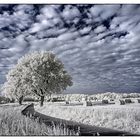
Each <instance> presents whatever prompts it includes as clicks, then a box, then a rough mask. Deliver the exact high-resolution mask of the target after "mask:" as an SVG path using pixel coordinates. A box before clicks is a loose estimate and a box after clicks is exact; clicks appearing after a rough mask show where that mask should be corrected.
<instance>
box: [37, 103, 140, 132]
mask: <svg viewBox="0 0 140 140" xmlns="http://www.w3.org/2000/svg"><path fill="white" fill-rule="evenodd" d="M35 109H36V110H37V111H39V112H41V113H43V114H46V115H49V116H53V117H57V118H62V119H66V120H72V121H76V122H81V123H85V124H90V125H96V126H102V127H106V128H113V129H117V130H123V131H127V132H132V133H137V134H140V104H138V103H134V104H126V105H116V104H115V105H105V106H88V107H83V106H82V105H74V106H73V105H72V106H66V105H65V104H64V103H46V104H45V105H44V106H43V107H39V105H38V106H36V107H35Z"/></svg>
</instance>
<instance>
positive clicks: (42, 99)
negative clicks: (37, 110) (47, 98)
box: [40, 96, 44, 106]
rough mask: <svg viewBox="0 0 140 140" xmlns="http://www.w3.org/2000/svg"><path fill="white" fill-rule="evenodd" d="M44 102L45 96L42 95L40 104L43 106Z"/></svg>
mask: <svg viewBox="0 0 140 140" xmlns="http://www.w3.org/2000/svg"><path fill="white" fill-rule="evenodd" d="M43 103H44V96H41V101H40V106H43Z"/></svg>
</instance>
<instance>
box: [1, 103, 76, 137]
mask: <svg viewBox="0 0 140 140" xmlns="http://www.w3.org/2000/svg"><path fill="white" fill-rule="evenodd" d="M24 107H25V105H23V106H19V105H18V104H17V103H15V104H14V103H12V104H6V105H0V136H58V135H78V134H77V133H75V132H74V131H72V130H71V131H70V130H68V129H66V128H60V127H56V126H54V127H48V126H46V125H45V124H39V123H38V120H35V121H33V120H31V119H29V118H27V117H25V116H23V115H21V110H22V109H23V108H24Z"/></svg>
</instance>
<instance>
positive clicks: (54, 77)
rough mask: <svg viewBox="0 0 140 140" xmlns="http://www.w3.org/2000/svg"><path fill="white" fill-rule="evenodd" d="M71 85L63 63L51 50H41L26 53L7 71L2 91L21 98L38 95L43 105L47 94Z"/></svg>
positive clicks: (59, 91)
mask: <svg viewBox="0 0 140 140" xmlns="http://www.w3.org/2000/svg"><path fill="white" fill-rule="evenodd" d="M67 86H72V78H71V76H70V75H69V74H68V73H67V71H66V70H65V69H64V65H63V63H62V62H61V61H60V60H59V59H58V58H56V57H55V55H54V54H53V53H51V52H46V51H41V52H33V53H29V54H26V55H25V56H23V57H22V58H20V59H19V60H18V63H17V65H15V67H14V68H13V69H12V70H10V71H9V73H8V75H7V82H6V83H5V84H4V88H3V89H4V93H5V94H8V95H10V96H11V97H15V98H16V99H18V100H19V103H20V104H21V100H22V99H23V97H25V96H26V95H35V96H38V97H40V99H41V103H40V105H41V106H43V102H44V98H45V96H47V95H51V94H54V93H61V92H62V91H63V90H66V88H67Z"/></svg>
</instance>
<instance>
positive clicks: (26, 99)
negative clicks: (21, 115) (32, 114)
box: [24, 97, 39, 102]
mask: <svg viewBox="0 0 140 140" xmlns="http://www.w3.org/2000/svg"><path fill="white" fill-rule="evenodd" d="M38 101H39V100H37V99H34V98H29V97H28V98H24V102H38Z"/></svg>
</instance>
